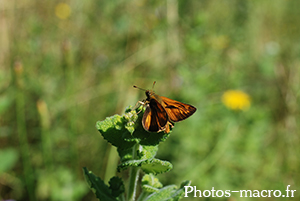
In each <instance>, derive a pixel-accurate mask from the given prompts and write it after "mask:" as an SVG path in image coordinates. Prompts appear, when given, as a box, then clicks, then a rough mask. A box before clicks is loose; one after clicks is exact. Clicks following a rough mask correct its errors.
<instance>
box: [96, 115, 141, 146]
mask: <svg viewBox="0 0 300 201" xmlns="http://www.w3.org/2000/svg"><path fill="white" fill-rule="evenodd" d="M126 123H127V122H126V120H125V119H124V118H123V117H122V116H120V115H114V116H112V117H107V118H106V119H105V120H104V121H98V122H97V123H96V128H97V129H98V130H99V132H100V133H101V134H102V136H103V137H104V139H106V140H107V141H108V142H110V143H111V144H112V145H114V146H116V147H118V148H119V149H126V148H130V147H132V146H133V145H134V144H135V143H136V142H135V141H134V140H133V137H130V136H131V133H130V132H129V131H128V130H127V129H126V128H125V125H126ZM128 138H131V139H132V141H130V140H128ZM125 139H126V140H125Z"/></svg>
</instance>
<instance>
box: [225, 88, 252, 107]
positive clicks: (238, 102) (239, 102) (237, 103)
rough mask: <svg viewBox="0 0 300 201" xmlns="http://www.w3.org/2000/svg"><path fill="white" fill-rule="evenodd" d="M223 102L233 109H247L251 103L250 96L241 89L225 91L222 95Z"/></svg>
mask: <svg viewBox="0 0 300 201" xmlns="http://www.w3.org/2000/svg"><path fill="white" fill-rule="evenodd" d="M222 102H223V103H224V105H225V106H226V107H228V108H229V109H232V110H246V109H248V108H249V107H250V104H251V101H250V96H249V95H248V94H246V93H245V92H242V91H239V90H228V91H225V92H224V94H223V96H222Z"/></svg>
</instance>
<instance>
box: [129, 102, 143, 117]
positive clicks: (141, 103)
mask: <svg viewBox="0 0 300 201" xmlns="http://www.w3.org/2000/svg"><path fill="white" fill-rule="evenodd" d="M141 105H143V107H145V101H138V102H137V103H136V104H135V106H134V107H133V108H132V110H136V109H138V108H139V107H140V106H141ZM132 110H131V111H132ZM141 111H142V110H140V111H138V113H136V114H139V113H140V112H141Z"/></svg>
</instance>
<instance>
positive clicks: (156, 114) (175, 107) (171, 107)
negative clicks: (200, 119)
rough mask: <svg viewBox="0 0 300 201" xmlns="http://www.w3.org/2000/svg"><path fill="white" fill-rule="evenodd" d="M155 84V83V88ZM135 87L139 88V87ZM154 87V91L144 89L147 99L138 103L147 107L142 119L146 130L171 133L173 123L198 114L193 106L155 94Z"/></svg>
mask: <svg viewBox="0 0 300 201" xmlns="http://www.w3.org/2000/svg"><path fill="white" fill-rule="evenodd" d="M154 84H155V82H154V83H153V87H154ZM133 87H135V88H139V87H137V86H133ZM153 87H152V90H144V89H142V90H144V91H146V96H147V99H146V100H144V101H139V102H138V103H140V104H142V105H144V106H145V107H146V110H145V112H144V115H143V119H142V124H143V127H144V129H145V130H147V131H150V132H160V131H164V132H165V133H169V132H170V126H171V127H173V123H172V122H178V121H182V120H184V119H186V118H188V117H189V116H191V115H192V114H194V113H195V112H196V108H195V107H194V106H192V105H189V104H185V103H181V102H179V101H175V100H172V99H170V98H166V97H163V96H159V95H157V94H155V93H154V91H153ZM139 89H141V88H139Z"/></svg>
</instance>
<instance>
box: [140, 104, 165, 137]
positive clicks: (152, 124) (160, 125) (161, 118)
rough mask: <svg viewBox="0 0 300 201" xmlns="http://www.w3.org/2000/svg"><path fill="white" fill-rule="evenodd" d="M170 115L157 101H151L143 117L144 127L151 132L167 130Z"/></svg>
mask: <svg viewBox="0 0 300 201" xmlns="http://www.w3.org/2000/svg"><path fill="white" fill-rule="evenodd" d="M168 120H169V118H168V114H167V112H166V110H165V109H164V108H163V106H162V105H161V104H160V103H158V102H157V101H156V100H155V99H153V98H152V99H150V101H149V103H148V104H147V106H146V110H145V113H144V115H143V120H142V123H143V127H144V128H145V130H148V131H150V132H159V131H162V130H164V129H165V127H166V125H167V123H168Z"/></svg>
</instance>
